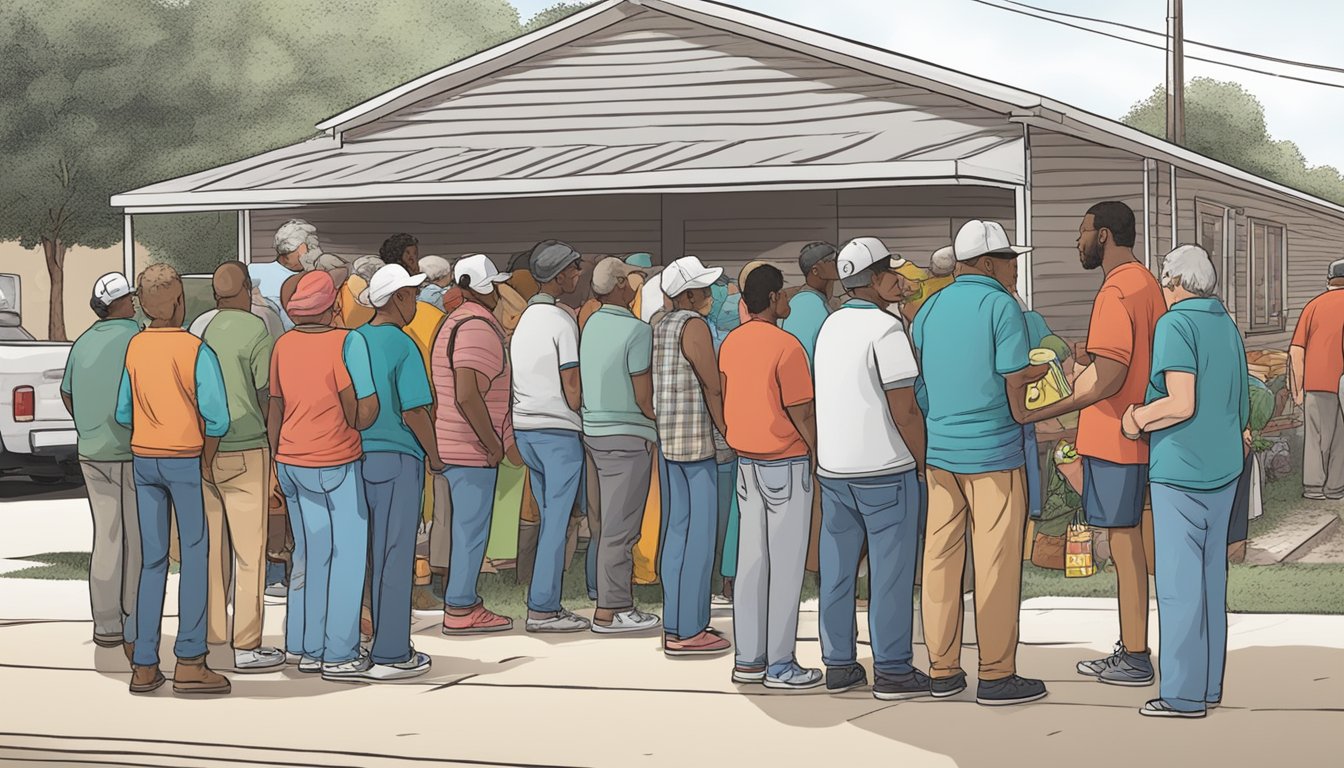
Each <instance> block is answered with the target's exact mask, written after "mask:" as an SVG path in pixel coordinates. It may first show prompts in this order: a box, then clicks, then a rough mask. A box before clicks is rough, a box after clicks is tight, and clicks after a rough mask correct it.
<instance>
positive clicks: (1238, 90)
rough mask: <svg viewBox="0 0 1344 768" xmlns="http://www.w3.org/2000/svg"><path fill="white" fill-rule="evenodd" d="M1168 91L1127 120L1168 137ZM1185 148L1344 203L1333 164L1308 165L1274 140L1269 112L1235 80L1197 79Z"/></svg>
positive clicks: (1343, 180) (1342, 183) (1190, 94)
mask: <svg viewBox="0 0 1344 768" xmlns="http://www.w3.org/2000/svg"><path fill="white" fill-rule="evenodd" d="M1166 104H1167V92H1166V88H1165V87H1163V86H1158V87H1157V88H1155V89H1154V90H1153V93H1152V95H1151V96H1149V97H1148V98H1147V99H1144V100H1143V101H1141V102H1139V103H1138V104H1135V105H1134V107H1133V108H1132V109H1130V111H1129V114H1127V115H1125V117H1124V120H1123V122H1124V123H1125V124H1127V125H1129V126H1131V127H1133V128H1137V129H1139V130H1141V131H1144V132H1145V133H1150V134H1152V135H1154V136H1165V135H1166V120H1167V106H1166ZM1185 146H1187V147H1189V148H1190V149H1192V150H1194V151H1196V152H1199V153H1200V154H1203V155H1207V156H1209V157H1212V158H1213V159H1215V160H1220V161H1222V162H1224V163H1227V164H1228V165H1232V166H1235V167H1237V168H1241V169H1242V170H1245V171H1249V172H1251V173H1254V174H1258V175H1260V176H1264V177H1265V178H1267V179H1271V180H1273V181H1277V182H1279V183H1280V184H1284V185H1286V186H1289V187H1293V188H1294V189H1299V190H1301V191H1303V192H1306V193H1308V194H1311V195H1316V196H1317V197H1322V198H1325V199H1326V200H1333V201H1334V202H1336V203H1344V176H1341V175H1340V172H1339V171H1338V170H1337V169H1335V168H1332V167H1330V166H1316V167H1308V166H1307V161H1306V158H1305V157H1303V155H1302V151H1301V150H1300V149H1298V147H1297V145H1296V144H1294V143H1293V142H1291V141H1283V140H1275V139H1274V138H1273V137H1271V136H1270V135H1269V129H1268V127H1267V126H1266V123H1265V108H1264V106H1262V105H1261V104H1260V102H1259V101H1258V100H1257V99H1256V98H1255V96H1254V95H1252V94H1251V93H1250V91H1247V90H1246V89H1245V88H1243V87H1242V86H1241V85H1239V84H1237V83H1232V82H1223V81H1219V80H1213V79H1210V78H1207V77H1197V78H1195V79H1193V80H1191V81H1190V84H1189V85H1188V86H1186V89H1185Z"/></svg>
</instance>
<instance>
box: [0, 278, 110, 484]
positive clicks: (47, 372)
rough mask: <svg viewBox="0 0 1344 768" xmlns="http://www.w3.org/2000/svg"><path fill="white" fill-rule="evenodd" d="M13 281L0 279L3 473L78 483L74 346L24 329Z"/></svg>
mask: <svg viewBox="0 0 1344 768" xmlns="http://www.w3.org/2000/svg"><path fill="white" fill-rule="evenodd" d="M10 277H11V276H9V275H0V295H3V296H4V298H3V299H0V474H17V475H26V476H27V477H29V478H30V479H32V480H33V481H34V482H38V483H59V482H62V481H63V480H65V479H67V478H77V477H79V466H78V463H77V455H76V454H77V450H78V448H77V438H78V434H77V433H76V432H75V424H74V422H73V421H72V420H71V419H70V414H69V413H67V412H66V410H65V404H64V403H62V402H61V378H62V376H64V374H65V361H66V358H67V357H68V356H69V354H70V343H69V342H61V341H35V340H34V339H33V336H32V334H30V333H28V332H27V331H26V330H24V328H23V325H22V318H21V317H20V315H19V313H18V311H17V310H18V305H17V288H18V285H17V282H18V281H17V279H10V280H5V279H4V278H10ZM108 386H115V384H113V383H109V384H108Z"/></svg>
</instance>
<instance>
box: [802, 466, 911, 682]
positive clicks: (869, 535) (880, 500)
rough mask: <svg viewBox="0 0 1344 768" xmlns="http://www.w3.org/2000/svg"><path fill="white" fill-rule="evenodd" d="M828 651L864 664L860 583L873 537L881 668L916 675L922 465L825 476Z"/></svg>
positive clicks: (872, 589) (824, 631) (834, 657)
mask: <svg viewBox="0 0 1344 768" xmlns="http://www.w3.org/2000/svg"><path fill="white" fill-rule="evenodd" d="M818 481H819V483H820V485H821V541H820V544H819V547H818V551H817V554H818V556H819V563H820V570H821V595H820V597H821V617H820V619H821V658H822V661H824V662H825V663H826V666H828V667H842V666H847V665H852V664H857V663H858V655H857V647H856V646H857V632H858V628H857V626H856V622H855V601H854V596H855V595H854V587H855V582H856V580H857V578H858V571H859V553H860V552H861V551H862V549H863V542H864V539H865V538H866V539H867V540H868V578H869V594H871V595H872V600H871V601H870V602H869V608H868V632H869V635H870V637H871V639H872V649H873V668H874V669H875V670H876V671H877V672H878V673H880V674H882V675H883V676H885V677H901V676H904V675H908V674H910V672H911V671H912V670H913V669H914V667H913V666H911V663H910V662H911V659H912V658H913V653H912V651H911V642H912V640H913V637H912V631H913V629H912V623H913V621H914V605H915V558H916V552H917V547H918V543H919V503H920V491H919V482H918V480H917V479H916V477H915V473H914V471H906V472H901V473H899V474H894V475H885V476H882V477H863V478H853V479H849V480H840V479H836V478H829V477H819V478H818Z"/></svg>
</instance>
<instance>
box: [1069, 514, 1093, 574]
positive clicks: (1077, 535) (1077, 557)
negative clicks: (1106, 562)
mask: <svg viewBox="0 0 1344 768" xmlns="http://www.w3.org/2000/svg"><path fill="white" fill-rule="evenodd" d="M1096 572H1097V564H1096V560H1095V559H1094V558H1093V557H1092V529H1091V528H1090V527H1089V526H1088V525H1087V521H1085V520H1084V519H1083V513H1082V510H1079V511H1078V512H1077V513H1075V514H1074V516H1073V522H1072V523H1070V524H1069V531H1068V533H1067V534H1065V544H1064V576H1065V577H1066V578H1070V579H1076V578H1082V577H1085V576H1091V575H1092V574H1094V573H1096Z"/></svg>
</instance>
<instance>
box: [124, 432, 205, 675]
mask: <svg viewBox="0 0 1344 768" xmlns="http://www.w3.org/2000/svg"><path fill="white" fill-rule="evenodd" d="M131 466H132V470H133V471H134V473H135V503H136V507H137V518H138V520H139V521H140V554H141V557H142V561H141V566H140V586H139V588H138V589H137V591H136V598H135V612H134V614H133V615H132V616H130V617H129V620H128V621H127V622H126V630H125V639H126V641H127V642H130V643H135V656H134V658H133V659H132V661H134V663H135V664H137V665H139V666H142V667H145V666H150V665H153V664H158V663H159V637H160V632H161V627H160V624H161V623H162V622H163V596H164V591H165V590H166V589H167V588H168V545H169V539H170V537H171V535H172V534H171V532H170V528H169V520H168V516H169V515H170V514H176V515H177V537H178V542H179V544H180V547H179V550H180V553H181V556H182V570H181V572H180V575H179V581H178V583H177V642H175V643H174V644H173V654H174V655H175V656H177V658H179V659H194V658H197V657H199V656H204V655H205V652H206V647H205V605H206V599H207V594H208V593H207V580H206V574H207V572H208V568H209V566H208V556H209V553H208V551H207V550H208V549H209V548H208V547H207V539H206V536H207V533H206V530H205V502H204V501H203V500H202V496H201V460H200V458H199V457H192V458H189V459H152V458H141V457H139V456H136V457H135V458H134V459H133V460H132V465H131Z"/></svg>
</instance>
